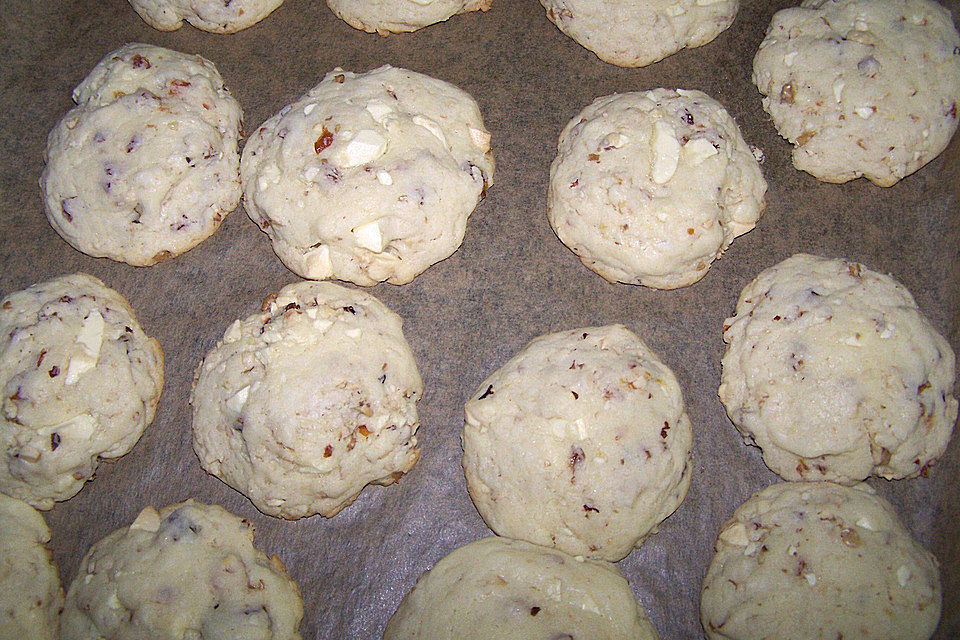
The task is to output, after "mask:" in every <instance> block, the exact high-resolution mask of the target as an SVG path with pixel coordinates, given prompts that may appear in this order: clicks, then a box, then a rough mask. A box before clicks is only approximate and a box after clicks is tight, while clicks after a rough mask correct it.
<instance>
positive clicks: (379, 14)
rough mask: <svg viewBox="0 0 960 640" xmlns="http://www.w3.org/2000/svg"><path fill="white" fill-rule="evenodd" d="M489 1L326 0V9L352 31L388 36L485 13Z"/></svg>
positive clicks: (488, 6) (491, 0)
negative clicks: (469, 14)
mask: <svg viewBox="0 0 960 640" xmlns="http://www.w3.org/2000/svg"><path fill="white" fill-rule="evenodd" d="M492 2H493V0H373V1H372V2H371V1H369V0H327V5H328V6H329V7H330V10H331V11H333V12H334V13H335V14H337V17H338V18H340V19H341V20H343V21H344V22H346V23H347V24H349V25H350V26H351V27H353V28H355V29H360V30H362V31H368V32H370V33H373V32H377V33H379V34H380V35H387V34H388V33H404V32H409V31H416V30H418V29H422V28H423V27H427V26H430V25H431V24H436V23H437V22H443V21H444V20H447V19H448V18H450V17H451V16H454V15H456V14H458V13H468V12H470V11H487V10H488V9H489V8H490V5H491V3H492Z"/></svg>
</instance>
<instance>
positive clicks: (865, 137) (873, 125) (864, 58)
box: [753, 0, 960, 187]
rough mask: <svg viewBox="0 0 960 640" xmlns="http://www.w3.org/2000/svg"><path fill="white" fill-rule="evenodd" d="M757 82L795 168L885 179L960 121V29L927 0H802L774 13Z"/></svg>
mask: <svg viewBox="0 0 960 640" xmlns="http://www.w3.org/2000/svg"><path fill="white" fill-rule="evenodd" d="M753 82H754V84H756V85H757V88H758V89H759V90H760V93H762V94H763V96H764V97H763V108H764V109H765V110H766V111H767V112H768V113H769V114H770V115H771V116H772V118H773V122H774V124H775V125H776V127H777V130H778V131H779V132H780V135H781V136H783V137H784V138H786V139H787V140H789V141H790V142H791V143H792V144H793V145H794V149H793V164H794V166H795V167H796V168H798V169H801V170H803V171H806V172H808V173H810V174H811V175H813V176H815V177H816V178H818V179H820V180H824V181H826V182H846V181H848V180H853V179H854V178H859V177H860V176H863V177H865V178H867V179H869V180H870V181H871V182H873V183H875V184H877V185H880V186H883V187H888V186H891V185H893V184H895V183H896V182H897V181H899V180H900V179H901V178H903V177H904V176H907V175H910V174H911V173H913V172H914V171H916V170H917V169H919V168H920V167H922V166H923V165H925V164H926V163H927V162H929V161H930V160H932V159H933V158H935V157H936V156H937V155H939V154H940V152H941V151H943V149H944V148H946V146H947V143H949V141H950V138H951V137H952V136H953V133H954V131H956V129H957V100H958V96H960V35H958V34H957V30H956V29H955V28H954V26H953V21H952V20H951V18H950V12H949V11H947V10H946V9H945V8H943V7H941V6H940V5H939V4H937V3H935V2H931V1H929V0H833V1H825V0H806V1H805V2H804V3H803V4H802V5H801V6H800V7H796V8H791V9H784V10H782V11H780V12H778V13H777V14H776V15H775V16H774V17H773V21H772V22H771V24H770V27H769V28H768V29H767V35H766V38H765V39H764V41H763V43H762V44H761V45H760V50H759V51H758V52H757V55H756V57H755V58H754V61H753Z"/></svg>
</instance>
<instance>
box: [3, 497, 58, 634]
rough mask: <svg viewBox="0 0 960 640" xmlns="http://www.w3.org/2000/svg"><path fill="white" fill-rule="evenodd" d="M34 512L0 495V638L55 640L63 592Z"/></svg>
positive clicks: (47, 534) (44, 528) (47, 531)
mask: <svg viewBox="0 0 960 640" xmlns="http://www.w3.org/2000/svg"><path fill="white" fill-rule="evenodd" d="M48 542H50V529H49V528H48V527H47V523H46V522H44V521H43V516H41V515H40V514H39V513H37V511H36V510H35V509H33V508H32V507H30V505H28V504H26V503H25V502H21V501H20V500H17V499H15V498H10V497H8V496H5V495H4V494H2V493H0V638H9V639H11V640H13V639H14V638H23V639H25V640H56V638H57V624H58V621H59V619H60V610H61V609H62V608H63V589H62V588H60V576H59V575H57V568H56V566H54V564H53V557H52V555H51V554H50V551H48V550H47V547H46V546H45V545H46V544H47V543H48Z"/></svg>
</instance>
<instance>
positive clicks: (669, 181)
mask: <svg viewBox="0 0 960 640" xmlns="http://www.w3.org/2000/svg"><path fill="white" fill-rule="evenodd" d="M766 190H767V183H766V181H764V179H763V175H762V174H761V173H760V166H759V164H758V162H757V159H756V158H755V157H754V155H753V152H752V150H751V148H750V147H749V146H748V145H747V143H746V141H744V139H743V136H742V135H741V134H740V130H739V128H738V127H737V125H736V123H735V122H734V121H733V118H731V117H730V115H729V114H728V113H727V111H726V110H725V109H724V108H723V106H722V105H720V103H718V102H717V101H716V100H713V99H712V98H710V97H709V96H707V95H706V94H705V93H702V92H700V91H685V90H682V89H681V90H677V91H672V90H669V89H654V90H652V91H646V92H633V93H625V94H614V95H610V96H605V97H602V98H598V99H597V100H595V101H594V102H593V103H592V104H591V105H590V106H588V107H587V108H586V109H584V110H583V111H581V112H580V114H579V115H577V116H576V117H575V118H573V119H572V120H571V121H570V122H569V123H568V124H567V126H566V127H565V128H564V130H563V132H562V133H561V134H560V141H559V144H558V152H557V157H556V159H555V160H554V161H553V165H552V166H551V167H550V190H549V193H548V195H547V200H548V216H549V218H550V224H551V225H552V226H553V229H554V231H555V232H556V233H557V236H558V237H559V238H560V240H561V241H562V242H563V243H564V244H565V245H567V246H568V247H569V248H570V249H572V250H573V252H574V253H576V254H577V255H578V256H579V257H580V260H581V261H582V262H583V264H584V265H585V266H586V267H587V268H589V269H591V270H593V271H595V272H596V273H598V274H600V275H601V276H603V277H604V278H606V279H607V280H609V281H610V282H625V283H629V284H642V285H646V286H649V287H656V288H658V289H675V288H677V287H684V286H687V285H690V284H693V283H694V282H696V281H698V280H700V279H701V278H703V276H705V275H706V274H707V269H708V268H709V266H710V263H711V262H713V260H715V259H717V258H719V257H720V256H721V255H722V254H723V252H724V251H725V250H726V248H727V247H728V246H730V243H731V242H732V241H733V239H734V238H735V237H737V236H739V235H742V234H744V233H746V232H748V231H750V230H751V229H752V228H753V227H754V225H755V224H756V222H757V219H758V218H759V217H760V214H761V212H762V211H763V208H764V199H763V198H764V194H765V193H766Z"/></svg>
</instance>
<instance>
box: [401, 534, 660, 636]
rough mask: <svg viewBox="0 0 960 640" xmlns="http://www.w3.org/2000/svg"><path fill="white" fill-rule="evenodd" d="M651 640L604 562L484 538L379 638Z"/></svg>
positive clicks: (445, 568) (427, 581)
mask: <svg viewBox="0 0 960 640" xmlns="http://www.w3.org/2000/svg"><path fill="white" fill-rule="evenodd" d="M543 638H557V639H559V638H596V639H597V640H599V639H601V638H602V639H604V640H656V639H657V632H656V630H655V629H654V628H653V625H651V624H650V621H649V620H648V619H647V616H646V613H644V611H643V608H642V607H641V606H640V605H639V604H638V603H637V600H636V598H634V596H633V592H632V591H631V590H630V585H629V584H627V581H626V580H624V579H623V577H622V576H621V575H620V572H619V571H618V570H617V568H616V567H615V566H614V565H612V564H608V563H606V562H599V561H595V560H578V559H575V558H573V557H572V556H569V555H567V554H566V553H563V552H561V551H557V550H555V549H544V548H543V547H538V546H535V545H532V544H529V543H526V542H523V541H521V540H507V539H506V538H497V537H490V538H483V539H482V540H477V541H476V542H471V543H470V544H467V545H464V546H463V547H460V548H459V549H457V550H455V551H453V552H452V553H450V554H449V555H447V556H446V557H445V558H443V559H442V560H441V561H440V562H438V563H437V564H436V566H434V567H433V569H431V570H429V571H427V572H426V573H424V574H423V576H421V577H420V579H419V580H417V585H416V586H415V587H414V588H413V590H412V591H411V592H410V593H408V594H407V596H406V597H405V598H404V599H403V602H401V603H400V607H399V608H398V609H397V611H396V613H394V614H393V617H391V618H390V621H389V622H388V623H387V628H386V629H385V630H384V633H383V640H541V639H543Z"/></svg>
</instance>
